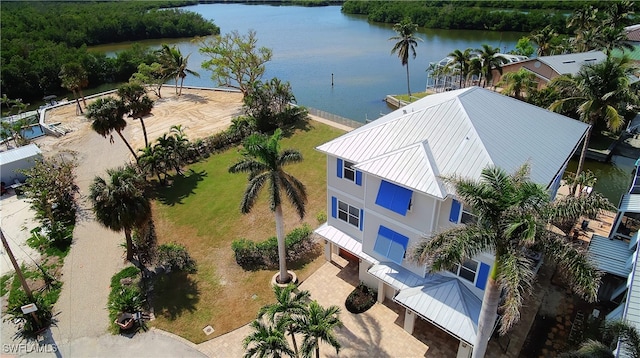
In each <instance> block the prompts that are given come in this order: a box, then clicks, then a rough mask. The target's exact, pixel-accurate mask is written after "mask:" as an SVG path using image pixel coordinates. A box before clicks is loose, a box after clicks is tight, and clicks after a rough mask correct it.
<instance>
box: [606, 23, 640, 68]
mask: <svg viewBox="0 0 640 358" xmlns="http://www.w3.org/2000/svg"><path fill="white" fill-rule="evenodd" d="M624 30H625V32H626V33H627V42H628V43H629V44H631V45H633V50H632V51H630V50H625V51H624V52H623V51H622V50H620V49H614V50H613V51H612V52H611V55H612V56H613V57H622V56H623V55H626V56H629V58H631V60H633V61H634V62H636V64H637V63H639V62H640V24H636V25H631V26H627V27H625V28H624Z"/></svg>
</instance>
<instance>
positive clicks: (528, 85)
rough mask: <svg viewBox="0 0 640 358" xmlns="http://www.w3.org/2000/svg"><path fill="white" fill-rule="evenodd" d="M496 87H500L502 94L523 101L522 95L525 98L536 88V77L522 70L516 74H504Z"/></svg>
mask: <svg viewBox="0 0 640 358" xmlns="http://www.w3.org/2000/svg"><path fill="white" fill-rule="evenodd" d="M496 86H500V87H502V93H503V94H506V95H507V96H512V97H513V98H516V99H519V100H521V101H522V100H524V96H523V93H526V94H527V96H528V95H530V94H531V93H533V92H534V91H535V90H536V88H537V87H538V82H536V75H535V74H533V72H530V71H527V70H526V69H524V68H521V69H519V70H518V71H517V72H509V73H506V74H505V75H504V76H502V78H501V79H500V82H498V83H497V84H496Z"/></svg>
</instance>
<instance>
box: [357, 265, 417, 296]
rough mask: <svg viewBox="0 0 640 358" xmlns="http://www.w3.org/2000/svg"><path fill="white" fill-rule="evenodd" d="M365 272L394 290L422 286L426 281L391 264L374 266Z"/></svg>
mask: <svg viewBox="0 0 640 358" xmlns="http://www.w3.org/2000/svg"><path fill="white" fill-rule="evenodd" d="M367 272H369V273H370V274H371V275H373V276H374V277H376V278H379V279H380V280H382V281H384V282H385V283H386V284H388V285H389V286H391V287H393V288H394V289H396V290H404V289H407V288H411V287H417V286H420V285H422V284H424V283H425V282H426V280H427V279H425V278H424V277H421V276H418V275H416V274H414V273H413V272H411V271H409V270H407V269H405V268H403V267H401V266H400V265H397V264H395V263H393V262H381V263H378V264H375V265H373V266H372V267H371V268H370V269H369V271H367Z"/></svg>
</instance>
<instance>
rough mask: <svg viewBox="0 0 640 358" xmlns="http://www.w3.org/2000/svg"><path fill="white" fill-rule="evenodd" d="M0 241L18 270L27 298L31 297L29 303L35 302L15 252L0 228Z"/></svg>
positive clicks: (17, 273)
mask: <svg viewBox="0 0 640 358" xmlns="http://www.w3.org/2000/svg"><path fill="white" fill-rule="evenodd" d="M0 239H1V240H2V246H4V249H5V251H7V255H9V260H11V264H12V265H13V268H14V269H15V270H16V275H18V278H19V279H20V283H22V288H23V289H24V292H25V293H26V294H27V297H29V301H30V302H33V293H31V289H30V288H29V285H27V281H25V279H24V276H23V275H22V270H20V266H19V265H18V262H17V261H16V258H15V257H14V256H13V252H12V251H11V248H9V243H8V242H7V239H6V238H5V237H4V233H3V232H2V228H0Z"/></svg>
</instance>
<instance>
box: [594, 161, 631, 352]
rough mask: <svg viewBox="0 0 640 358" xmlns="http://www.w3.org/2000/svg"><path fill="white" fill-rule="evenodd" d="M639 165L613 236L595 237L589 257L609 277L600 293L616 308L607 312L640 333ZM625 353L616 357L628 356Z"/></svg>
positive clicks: (609, 317) (599, 294) (608, 315)
mask: <svg viewBox="0 0 640 358" xmlns="http://www.w3.org/2000/svg"><path fill="white" fill-rule="evenodd" d="M639 164H640V159H639V160H638V161H637V162H636V171H635V173H634V175H633V180H632V182H631V186H630V189H629V191H628V193H625V194H624V195H623V196H622V199H621V200H620V205H619V207H618V214H617V215H616V219H615V220H614V222H613V226H612V228H611V232H610V233H609V237H604V236H600V235H593V237H592V239H591V242H590V244H589V254H590V256H591V258H592V259H593V260H594V262H595V263H596V265H597V266H598V269H599V270H601V271H603V272H604V273H605V274H604V276H603V278H602V284H601V285H600V290H599V292H598V300H599V301H600V302H613V303H614V304H615V305H616V306H615V308H614V309H613V310H612V311H611V312H605V313H606V318H607V319H609V320H617V319H622V320H625V321H626V322H627V323H629V324H631V325H633V326H635V327H636V329H638V330H639V331H640V259H639V258H638V256H640V255H639V251H640V250H639V248H638V236H639V233H638V230H640V171H639V170H638V165H639ZM627 356H628V355H627V354H625V352H624V351H618V352H616V357H627Z"/></svg>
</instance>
